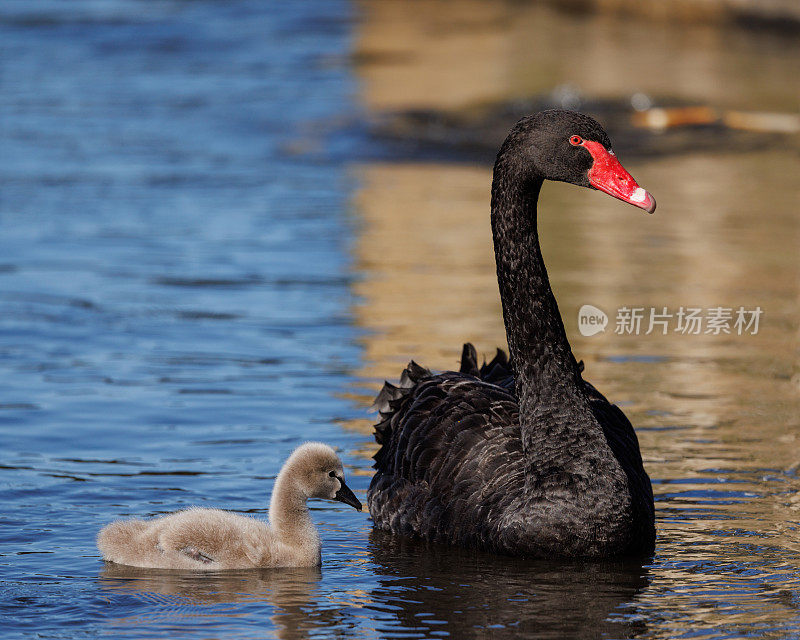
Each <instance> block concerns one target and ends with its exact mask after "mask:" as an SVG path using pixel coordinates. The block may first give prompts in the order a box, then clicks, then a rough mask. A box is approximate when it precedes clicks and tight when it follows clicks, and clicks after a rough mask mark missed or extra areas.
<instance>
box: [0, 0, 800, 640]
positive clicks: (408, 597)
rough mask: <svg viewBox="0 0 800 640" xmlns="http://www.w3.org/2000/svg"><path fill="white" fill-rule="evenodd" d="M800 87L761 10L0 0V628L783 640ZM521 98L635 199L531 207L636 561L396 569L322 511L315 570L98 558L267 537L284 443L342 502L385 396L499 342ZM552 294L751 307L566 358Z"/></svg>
mask: <svg viewBox="0 0 800 640" xmlns="http://www.w3.org/2000/svg"><path fill="white" fill-rule="evenodd" d="M799 78H800V7H799V6H798V4H797V3H796V2H794V1H791V0H770V1H761V2H756V1H754V0H753V1H750V0H704V1H700V0H696V1H695V0H669V1H662V2H657V1H656V0H652V1H651V0H648V1H646V2H628V1H624V0H580V1H569V2H544V1H542V2H535V1H531V2H522V1H508V2H491V1H489V0H483V1H480V0H435V1H427V2H423V1H416V0H405V1H404V0H374V1H369V0H364V1H359V2H346V1H341V2H340V1H337V0H317V1H313V0H302V1H298V2H274V3H272V2H270V3H267V2H259V1H256V0H226V1H224V2H223V1H221V0H218V1H212V0H192V1H190V0H163V1H158V0H151V1H144V0H72V1H71V2H68V3H65V2H59V1H57V0H49V1H48V0H7V1H6V2H4V3H2V4H0V229H1V230H2V233H0V373H1V375H2V385H0V480H1V481H2V492H0V495H2V501H3V502H2V504H3V508H2V510H0V591H1V592H2V593H3V598H2V601H0V613H1V614H2V618H3V620H4V634H5V635H6V636H7V637H9V638H11V637H20V638H23V637H34V636H35V637H48V638H67V637H70V638H72V637H96V636H109V635H110V636H114V637H136V638H140V637H171V638H174V637H187V638H195V637H196V638H206V637H226V638H229V637H230V638H251V637H259V638H263V637H277V638H309V637H334V636H335V637H359V638H360V637H364V638H371V637H406V638H432V637H453V638H471V637H476V638H478V637H480V638H486V637H491V638H505V637H514V638H520V637H536V638H562V637H569V638H595V637H608V638H620V637H626V638H627V637H642V638H676V637H692V638H728V637H730V638H733V637H743V636H747V637H758V638H778V637H791V636H795V635H797V634H798V633H800V589H798V584H800V583H799V582H798V579H799V578H800V541H799V540H798V536H800V534H799V533H798V530H797V524H798V521H800V511H798V509H800V497H798V495H800V494H798V490H800V479H798V476H797V469H798V466H800V441H798V434H800V422H799V421H798V415H800V412H799V411H798V409H800V348H799V347H798V339H800V333H799V331H798V320H797V318H798V311H800V308H799V307H800V285H799V282H800V278H799V276H800V260H798V247H800V221H799V220H798V208H797V203H798V197H799V196H800V180H798V175H800V174H799V172H798V170H800V154H799V152H800V134H799V133H798V132H799V131H800V116H799V115H798V114H799V113H800V80H799ZM553 106H558V107H563V108H571V109H578V110H581V111H584V112H586V113H589V114H591V115H593V116H595V117H596V118H598V119H599V120H600V121H601V122H602V123H603V124H604V126H605V127H606V128H607V130H608V131H609V134H610V135H611V138H612V140H613V141H614V148H615V151H616V153H617V155H618V156H619V157H620V159H621V160H622V162H623V164H624V165H625V166H626V168H627V169H628V170H629V171H630V172H631V174H632V175H633V176H634V177H635V178H636V179H637V181H638V182H639V183H640V184H641V185H642V186H644V187H645V188H646V189H648V190H649V191H651V192H652V193H653V194H654V195H655V197H656V199H657V200H658V203H659V208H658V211H657V212H656V214H655V215H654V216H652V217H651V216H645V215H642V214H641V212H639V211H638V210H636V209H634V208H632V207H629V206H626V205H624V204H622V203H620V202H618V201H615V200H612V199H611V198H606V197H603V196H602V195H601V194H599V193H597V192H592V191H590V190H586V189H575V188H573V187H571V186H569V185H565V184H555V183H548V184H547V185H546V186H545V188H544V189H543V193H542V197H541V201H540V207H539V210H540V221H539V225H540V234H541V238H542V246H543V251H544V254H545V258H546V261H547V265H548V270H549V273H550V278H551V281H552V285H553V288H554V291H555V293H556V297H557V298H558V301H559V305H560V308H561V312H562V316H563V318H564V322H565V325H566V328H567V332H568V334H569V337H570V340H571V342H572V345H573V350H574V352H575V354H576V356H577V357H578V358H579V359H581V358H582V359H583V360H584V361H585V362H586V377H587V379H589V380H590V381H592V382H593V383H594V384H595V385H596V386H598V388H600V390H601V391H603V392H604V393H605V394H606V395H607V396H608V397H609V399H611V400H612V401H613V402H616V403H618V404H619V405H620V406H621V407H622V408H623V409H624V410H625V412H626V413H627V415H628V416H629V417H630V418H631V420H632V422H633V424H634V425H635V426H636V427H637V431H638V433H639V438H640V442H641V445H642V451H643V454H644V460H645V466H646V468H647V470H648V471H649V473H650V475H651V477H652V479H653V483H654V489H655V493H656V501H657V502H656V508H657V519H658V522H657V525H658V530H659V538H658V546H657V552H656V556H655V557H654V558H652V559H649V560H646V561H636V562H614V563H599V564H598V563H572V564H563V563H561V564H553V563H544V562H520V561H517V560H509V559H504V558H498V557H493V556H488V555H481V554H473V553H464V552H459V551H457V550H451V549H441V548H427V547H424V546H421V545H418V544H415V543H413V542H411V541H408V540H400V539H396V538H392V537H391V536H389V537H386V536H381V535H378V534H376V533H374V532H372V531H371V526H370V522H369V520H368V518H367V516H366V515H365V514H359V513H356V512H354V511H353V510H352V509H350V510H348V508H347V507H345V506H344V505H338V504H336V503H328V502H324V503H323V502H319V503H314V504H313V505H312V507H313V510H314V517H315V520H316V521H317V522H318V523H319V524H320V529H321V533H322V537H323V566H322V569H321V570H313V571H305V570H304V571H283V572H275V571H273V572H269V571H266V572H244V573H238V574H237V573H227V574H216V575H204V576H196V575H191V574H174V573H172V574H170V573H160V572H154V571H136V570H132V569H125V568H121V567H112V566H108V567H104V566H103V564H102V563H101V562H100V559H99V556H98V553H97V551H96V549H95V547H94V536H95V534H96V532H97V530H98V529H99V528H100V527H101V526H102V525H103V524H105V523H106V522H108V521H110V520H112V519H115V518H119V517H126V516H133V515H137V516H153V515H158V514H161V513H165V512H169V511H173V510H175V509H179V508H182V507H185V506H189V505H205V506H218V507H225V508H230V509H234V510H236V511H240V512H244V513H254V514H259V515H260V517H266V506H267V504H268V497H269V491H270V488H271V486H272V480H273V479H274V476H275V474H276V473H277V471H278V468H279V466H280V463H281V462H282V460H283V459H284V458H285V456H286V455H288V453H289V452H290V451H291V450H292V448H293V447H295V446H296V445H297V444H299V443H300V442H302V441H304V440H308V439H318V440H323V441H326V442H329V443H331V444H333V445H335V446H337V447H338V448H339V449H340V451H341V454H342V456H343V459H344V460H345V463H346V467H347V468H346V473H347V474H348V476H349V477H350V481H349V483H350V484H351V486H353V488H354V489H355V490H356V493H357V494H358V495H359V497H360V498H361V499H362V501H363V500H364V497H365V492H366V488H367V486H368V484H369V478H370V475H371V463H372V461H371V459H370V456H371V455H372V453H373V452H374V447H373V443H372V438H371V424H372V419H373V416H372V414H370V413H368V411H367V407H368V406H369V404H370V403H371V399H372V396H373V395H374V393H375V392H376V391H377V389H378V388H379V386H380V384H381V382H382V381H383V379H385V378H388V379H393V378H396V377H398V375H399V372H400V370H401V369H402V367H403V366H404V365H405V363H406V362H407V361H408V360H409V359H410V358H412V357H413V358H415V359H416V360H417V361H418V362H420V363H422V364H424V365H426V366H428V367H431V368H437V369H443V368H452V367H454V366H455V365H456V364H457V361H458V355H459V354H460V351H461V344H462V343H463V342H465V341H467V340H469V341H472V342H474V343H475V345H476V347H477V348H478V351H479V353H482V354H486V355H488V356H491V355H492V354H493V353H494V349H495V347H497V346H504V343H505V334H504V329H503V325H502V319H501V316H500V302H499V297H498V294H497V285H496V280H495V276H494V259H493V254H492V246H491V236H490V230H489V219H488V206H489V186H490V182H491V163H492V161H493V157H494V154H495V153H496V150H497V148H498V146H499V144H500V142H501V141H502V139H503V138H504V136H505V133H506V132H507V130H508V129H509V127H510V126H512V125H513V123H514V122H515V121H516V120H517V119H518V118H519V117H521V116H522V115H525V114H527V113H531V112H534V111H537V110H539V109H542V108H547V107H553ZM584 304H592V305H596V306H597V307H599V308H601V309H604V310H605V311H606V312H607V313H609V315H610V316H611V317H612V319H611V322H612V326H613V315H614V313H615V310H616V309H618V308H620V307H623V306H628V307H631V306H636V307H644V308H651V307H653V308H657V309H660V308H662V307H668V308H670V309H673V310H674V309H677V308H678V307H680V306H684V307H702V308H711V307H718V306H722V307H732V308H737V307H739V306H744V307H746V308H748V309H753V308H755V307H761V309H762V310H763V315H762V317H761V322H760V327H759V331H758V333H757V334H755V335H751V334H746V335H737V334H736V332H732V333H731V334H722V335H710V334H701V335H682V334H679V333H675V332H669V333H667V335H662V334H661V333H660V332H659V331H656V332H653V333H652V334H650V335H638V336H637V335H625V336H623V335H617V334H615V333H614V332H613V331H612V330H611V327H609V329H608V330H607V331H605V332H603V333H600V334H598V335H595V336H591V337H583V336H581V334H580V333H579V332H578V330H577V312H578V309H579V308H580V307H581V306H582V305H584Z"/></svg>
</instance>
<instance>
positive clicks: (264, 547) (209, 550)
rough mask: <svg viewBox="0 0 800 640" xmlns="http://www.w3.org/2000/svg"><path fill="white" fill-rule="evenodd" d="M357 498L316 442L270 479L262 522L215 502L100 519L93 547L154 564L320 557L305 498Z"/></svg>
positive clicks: (205, 565) (226, 565)
mask: <svg viewBox="0 0 800 640" xmlns="http://www.w3.org/2000/svg"><path fill="white" fill-rule="evenodd" d="M308 498H327V499H328V500H339V501H341V502H344V503H345V504H349V505H351V506H354V507H355V508H356V509H358V510H359V511H360V510H361V503H360V502H359V501H358V499H357V498H356V497H355V495H354V494H353V492H352V491H351V490H350V489H349V488H348V486H347V485H346V484H345V483H344V471H343V470H342V462H341V460H339V456H337V455H336V452H334V450H333V449H331V448H330V447H329V446H328V445H326V444H322V443H320V442H307V443H305V444H303V445H301V446H300V447H298V448H297V449H296V450H295V451H294V453H292V455H291V456H289V459H288V460H287V461H286V462H285V463H284V465H283V468H282V469H281V471H280V473H279V474H278V478H277V479H276V480H275V489H274V490H273V492H272V501H271V502H270V506H269V520H270V524H269V525H268V524H267V523H266V522H262V521H261V520H256V519H255V518H250V517H247V516H242V515H239V514H236V513H231V512H230V511H222V510H221V509H200V508H192V509H186V510H185V511H178V512H177V513H172V514H169V515H166V516H162V517H160V518H155V519H153V520H137V519H131V520H121V521H118V522H112V523H111V524H110V525H108V526H106V527H104V528H103V529H102V530H101V531H100V533H99V534H98V536H97V547H98V548H99V549H100V551H101V552H102V554H103V559H104V560H109V561H111V562H116V563H119V564H125V565H132V566H135V567H149V568H160V569H195V570H204V571H216V570H219V569H248V568H253V567H305V566H311V565H318V564H319V563H320V541H319V535H318V534H317V529H316V527H315V526H314V523H313V522H312V521H311V516H310V515H309V513H308V506H307V505H306V500H308Z"/></svg>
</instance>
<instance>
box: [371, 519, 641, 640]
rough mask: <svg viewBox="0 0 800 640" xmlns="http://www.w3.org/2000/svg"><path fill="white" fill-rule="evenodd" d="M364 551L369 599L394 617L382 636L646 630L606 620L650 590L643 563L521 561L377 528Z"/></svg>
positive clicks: (588, 634)
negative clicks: (372, 581) (372, 578)
mask: <svg viewBox="0 0 800 640" xmlns="http://www.w3.org/2000/svg"><path fill="white" fill-rule="evenodd" d="M369 552H370V556H371V559H372V560H373V561H374V562H375V564H376V565H377V567H376V569H375V572H376V573H377V574H378V580H379V586H378V587H376V588H375V589H373V591H372V593H371V594H370V601H371V602H372V603H373V604H375V605H376V606H379V607H380V610H381V611H382V612H385V611H389V612H391V616H392V622H391V625H386V624H385V622H384V624H383V625H382V626H381V629H382V631H388V630H389V628H387V627H389V626H390V628H391V630H392V631H394V630H397V631H406V630H411V629H413V630H414V631H416V632H417V633H421V635H423V636H424V637H434V635H433V632H438V634H441V632H443V631H446V632H448V633H449V637H451V638H506V637H508V638H527V637H536V638H543V637H548V638H549V637H553V638H573V639H580V638H599V637H614V638H628V637H634V636H636V635H639V634H641V633H642V632H643V631H644V629H643V628H642V623H641V622H639V621H636V622H635V623H632V622H626V621H625V619H624V618H618V619H617V621H615V620H613V619H609V617H610V616H612V615H613V614H614V613H615V612H617V613H620V614H623V615H624V614H625V613H631V612H630V611H625V610H620V607H621V606H622V605H624V604H625V603H628V602H630V601H631V600H633V599H634V598H635V597H636V595H637V594H638V593H640V592H641V591H642V590H643V589H644V588H645V587H646V586H647V585H648V578H647V569H646V568H644V567H643V566H642V563H641V562H637V561H634V560H628V561H602V562H599V561H582V562H577V561H569V562H554V561H545V560H523V559H520V558H509V557H506V556H496V555H490V554H482V553H475V552H474V551H467V550H462V549H459V548H457V547H449V546H448V547H445V546H439V545H429V544H426V543H423V542H420V541H416V540H413V539H410V538H405V537H402V536H395V535H392V534H389V533H387V532H384V531H380V530H377V529H374V530H373V531H372V533H371V534H370V544H369ZM382 620H385V618H382ZM632 624H635V625H636V626H635V627H633V626H631V625H632ZM395 625H396V628H395ZM438 634H437V635H438Z"/></svg>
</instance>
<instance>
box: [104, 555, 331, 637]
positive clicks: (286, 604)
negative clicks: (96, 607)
mask: <svg viewBox="0 0 800 640" xmlns="http://www.w3.org/2000/svg"><path fill="white" fill-rule="evenodd" d="M321 577H322V575H321V573H320V570H319V568H318V567H292V568H283V569H255V570H253V569H250V570H247V571H219V572H217V571H214V572H206V573H200V574H198V573H197V572H193V571H179V572H176V571H166V570H161V569H142V568H139V567H129V566H125V565H118V564H106V565H105V567H104V568H103V570H102V571H101V573H100V579H99V582H100V586H101V587H102V589H103V591H104V595H105V596H106V597H107V598H109V599H111V600H112V601H116V600H121V603H120V604H119V605H117V606H116V609H117V610H119V609H122V611H124V610H125V604H124V602H125V599H126V598H124V597H125V596H128V597H131V596H132V597H134V598H135V599H136V600H137V601H146V602H147V603H148V604H149V605H150V607H149V610H148V619H149V621H150V622H151V623H158V622H161V623H163V624H166V625H172V624H174V623H176V622H180V623H181V624H182V625H184V626H185V625H186V623H187V621H191V619H192V617H193V616H194V617H196V618H197V620H198V622H200V621H201V620H202V619H204V618H206V617H207V616H209V615H213V616H214V617H215V621H216V622H218V623H222V624H224V621H225V618H226V616H229V617H230V622H231V624H235V622H236V620H237V618H238V617H239V616H241V612H239V611H237V609H236V608H231V607H225V608H223V609H220V608H219V607H214V606H213V605H230V604H247V603H250V602H252V603H266V604H268V605H272V606H273V607H274V608H275V609H274V611H273V612H272V615H271V616H270V619H271V621H272V622H273V624H274V625H275V635H276V637H278V638H281V639H285V640H299V639H301V638H307V637H309V635H310V631H311V630H313V629H316V628H318V627H320V626H323V627H324V626H325V625H326V624H327V623H328V621H327V620H325V619H322V618H317V619H314V620H313V621H312V620H311V619H309V617H308V615H307V613H306V609H307V607H308V606H309V605H310V604H311V602H312V599H313V596H314V592H315V591H316V589H317V587H318V584H319V581H320V578H321ZM141 615H142V610H141V603H140V602H137V605H136V607H135V608H134V609H132V610H131V611H130V614H129V616H125V617H118V618H117V619H116V620H114V623H115V624H126V623H129V624H137V623H139V622H140V616H141ZM323 617H324V615H323ZM334 622H335V621H334Z"/></svg>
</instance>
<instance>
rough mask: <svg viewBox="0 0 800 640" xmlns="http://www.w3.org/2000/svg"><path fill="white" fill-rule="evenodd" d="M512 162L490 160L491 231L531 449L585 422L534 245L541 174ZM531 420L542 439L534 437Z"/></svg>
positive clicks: (584, 406) (577, 381) (578, 384)
mask: <svg viewBox="0 0 800 640" xmlns="http://www.w3.org/2000/svg"><path fill="white" fill-rule="evenodd" d="M514 160H515V159H514V158H513V157H511V158H510V159H509V157H508V156H506V155H505V154H503V153H502V152H501V154H500V155H499V156H498V159H497V162H496V164H495V168H494V180H493V182H492V234H493V237H494V251H495V260H496V262H497V280H498V283H499V285H500V298H501V300H502V302H503V318H504V320H505V325H506V335H507V338H508V346H509V350H510V352H511V358H512V362H513V365H514V369H515V373H516V389H517V394H518V395H519V400H520V421H521V426H522V436H523V445H524V446H525V447H526V448H528V449H529V448H530V447H532V446H537V445H538V443H539V442H540V440H541V437H542V436H546V435H547V436H550V437H551V438H552V436H555V435H556V434H555V433H552V432H553V431H559V430H574V429H575V428H576V427H577V425H580V424H582V423H585V420H586V416H587V413H588V402H587V400H586V395H585V392H584V390H583V382H582V380H581V377H580V372H579V370H578V366H577V364H576V362H575V358H574V357H573V355H572V350H571V348H570V346H569V341H568V340H567V335H566V332H565V331H564V324H563V322H562V321H561V314H560V313H559V311H558V305H557V304H556V299H555V297H554V296H553V291H552V290H551V288H550V281H549V279H548V277H547V270H546V269H545V266H544V260H543V259H542V252H541V248H540V246H539V236H538V232H537V226H536V205H537V201H538V199H539V191H540V189H541V187H542V182H543V181H544V178H543V177H542V176H540V175H538V174H536V173H531V170H530V169H528V168H526V170H525V171H523V169H522V167H520V166H519V165H518V164H517V163H516V162H515V161H514ZM532 425H535V429H536V430H537V431H538V432H539V433H538V436H540V437H533V438H532V436H533V434H532V433H531V430H532V429H533V426H532ZM526 427H527V428H526ZM542 430H544V431H549V432H550V433H547V434H545V433H542ZM534 441H535V442H534Z"/></svg>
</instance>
